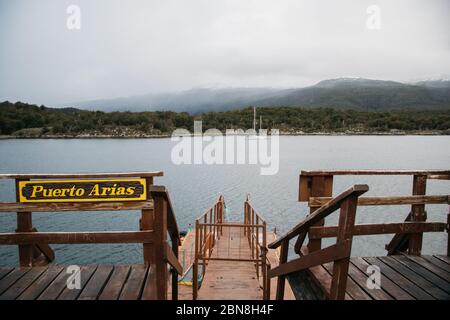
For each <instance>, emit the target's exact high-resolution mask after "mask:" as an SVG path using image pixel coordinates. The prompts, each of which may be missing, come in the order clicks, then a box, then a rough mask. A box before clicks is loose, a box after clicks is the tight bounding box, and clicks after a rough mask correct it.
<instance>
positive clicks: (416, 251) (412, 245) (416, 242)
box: [408, 175, 427, 256]
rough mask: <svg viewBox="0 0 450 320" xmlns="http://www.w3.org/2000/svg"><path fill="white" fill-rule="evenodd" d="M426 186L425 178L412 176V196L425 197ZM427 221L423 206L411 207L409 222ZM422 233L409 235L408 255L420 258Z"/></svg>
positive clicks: (415, 205)
mask: <svg viewBox="0 0 450 320" xmlns="http://www.w3.org/2000/svg"><path fill="white" fill-rule="evenodd" d="M426 186H427V176H424V175H414V178H413V192H412V193H413V195H425V193H426ZM426 219H427V217H426V212H425V205H424V204H414V205H412V206H411V221H414V222H420V221H425V220H426ZM422 239H423V232H420V233H414V234H411V235H410V238H409V246H408V253H409V254H410V255H416V256H420V254H421V252H422Z"/></svg>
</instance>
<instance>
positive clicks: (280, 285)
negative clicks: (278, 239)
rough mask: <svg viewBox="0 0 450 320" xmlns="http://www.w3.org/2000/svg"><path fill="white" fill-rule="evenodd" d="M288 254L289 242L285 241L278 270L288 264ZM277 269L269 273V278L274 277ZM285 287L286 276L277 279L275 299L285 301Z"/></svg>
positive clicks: (281, 249)
mask: <svg viewBox="0 0 450 320" xmlns="http://www.w3.org/2000/svg"><path fill="white" fill-rule="evenodd" d="M288 254H289V240H284V241H283V242H282V243H281V248H280V262H279V264H278V267H276V268H280V267H281V266H283V265H284V264H285V263H287V259H288ZM276 268H275V269H276ZM275 269H272V270H270V271H269V273H268V275H267V276H268V277H269V278H272V277H274V276H272V274H274V270H275ZM285 285H286V276H284V275H280V276H279V277H278V279H277V290H276V296H275V298H276V299H277V300H283V298H284V290H285Z"/></svg>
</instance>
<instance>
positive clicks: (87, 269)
mask: <svg viewBox="0 0 450 320" xmlns="http://www.w3.org/2000/svg"><path fill="white" fill-rule="evenodd" d="M97 267H98V266H97V265H90V266H81V267H80V276H81V286H80V289H69V288H67V284H66V283H64V290H63V291H62V292H61V294H60V295H59V296H58V298H57V299H58V300H76V299H77V298H78V297H79V295H80V293H81V292H82V291H83V289H84V287H85V286H86V284H87V283H88V281H89V279H90V278H91V277H92V275H93V274H94V272H95V270H97Z"/></svg>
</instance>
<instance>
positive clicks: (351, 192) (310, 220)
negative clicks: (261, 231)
mask: <svg viewBox="0 0 450 320" xmlns="http://www.w3.org/2000/svg"><path fill="white" fill-rule="evenodd" d="M368 190H369V187H368V186H367V185H365V184H363V185H354V186H353V187H351V188H349V189H348V190H346V191H344V192H343V193H341V194H340V195H338V196H337V197H335V198H334V199H333V200H332V201H330V202H329V203H328V204H327V205H325V206H322V207H320V208H319V209H317V210H316V211H314V213H313V214H311V215H309V216H307V217H306V219H305V220H303V221H302V222H300V223H299V224H298V225H296V226H295V227H294V228H292V229H291V230H290V231H289V232H287V233H286V234H285V235H284V236H283V237H280V238H279V239H277V240H276V241H274V242H272V243H270V244H269V245H268V247H269V248H271V249H273V248H276V247H278V246H279V245H280V244H281V243H282V242H283V241H284V240H290V239H292V238H294V237H295V236H297V235H299V234H300V233H301V232H303V231H305V230H307V229H308V228H309V227H311V226H312V225H314V224H315V223H317V222H319V221H320V220H322V219H324V218H325V217H326V216H328V215H330V214H331V213H333V212H334V211H336V210H337V209H338V208H339V207H340V206H341V204H342V203H343V202H344V201H345V200H346V199H347V198H348V197H350V196H359V195H361V194H363V193H365V192H367V191H368Z"/></svg>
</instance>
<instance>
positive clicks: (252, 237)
mask: <svg viewBox="0 0 450 320" xmlns="http://www.w3.org/2000/svg"><path fill="white" fill-rule="evenodd" d="M250 213H251V221H250V223H251V224H252V226H251V228H250V230H251V234H250V238H251V242H252V245H251V251H252V259H255V229H254V226H253V225H254V224H255V215H254V211H253V208H250Z"/></svg>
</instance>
